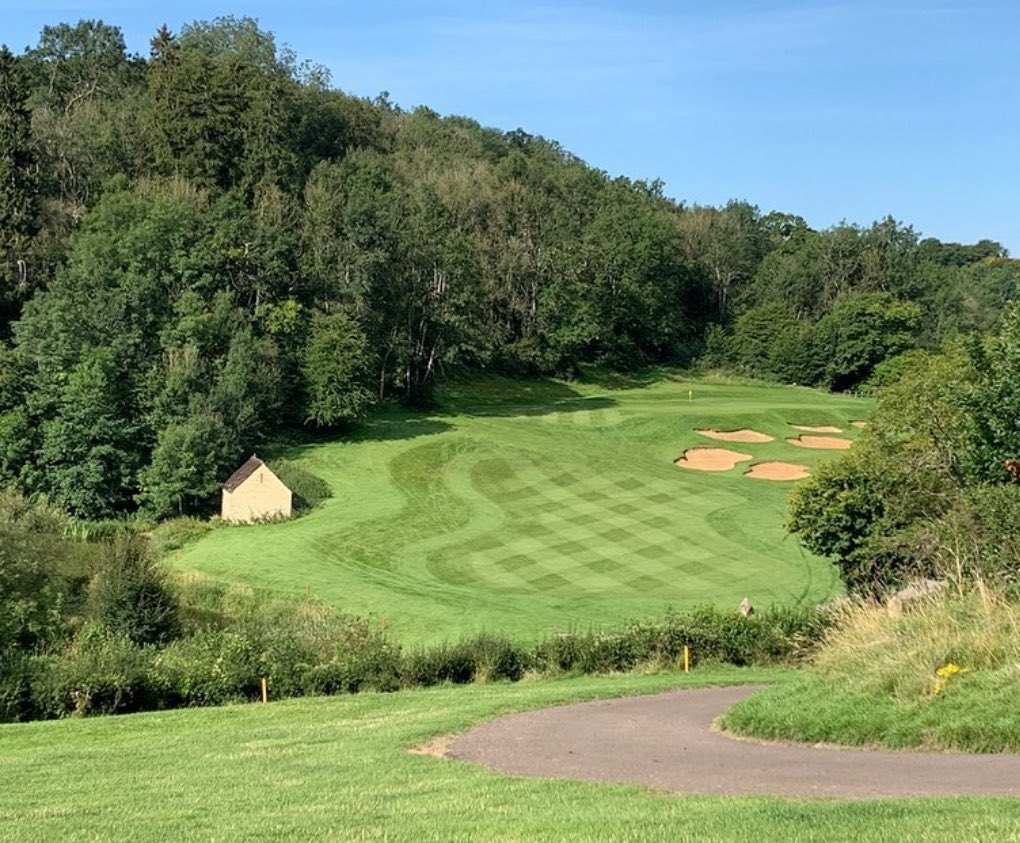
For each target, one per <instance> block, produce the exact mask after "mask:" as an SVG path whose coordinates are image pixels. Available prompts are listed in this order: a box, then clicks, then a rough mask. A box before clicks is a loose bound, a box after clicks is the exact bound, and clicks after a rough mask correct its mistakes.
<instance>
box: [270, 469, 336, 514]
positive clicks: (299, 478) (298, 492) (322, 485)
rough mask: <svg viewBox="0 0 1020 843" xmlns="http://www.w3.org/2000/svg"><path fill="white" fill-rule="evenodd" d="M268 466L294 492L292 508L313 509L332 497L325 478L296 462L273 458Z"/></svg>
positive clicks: (299, 509)
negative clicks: (317, 475)
mask: <svg viewBox="0 0 1020 843" xmlns="http://www.w3.org/2000/svg"><path fill="white" fill-rule="evenodd" d="M269 467H270V468H271V469H272V470H273V472H274V473H275V474H276V476H277V477H279V478H280V479H281V480H282V481H283V482H284V484H286V486H287V488H289V489H290V490H291V491H292V492H293V493H294V509H295V510H296V511H297V512H304V511H307V510H309V509H314V508H315V507H317V506H318V505H319V504H320V503H322V502H323V501H324V500H326V499H327V498H331V497H333V490H332V489H331V488H330V487H329V484H328V483H327V482H326V481H325V480H323V479H321V478H320V477H316V476H315V475H314V474H312V473H311V472H310V471H307V470H306V469H304V468H302V467H301V466H300V465H298V464H297V463H294V462H290V461H289V460H274V461H273V462H272V463H270V465H269Z"/></svg>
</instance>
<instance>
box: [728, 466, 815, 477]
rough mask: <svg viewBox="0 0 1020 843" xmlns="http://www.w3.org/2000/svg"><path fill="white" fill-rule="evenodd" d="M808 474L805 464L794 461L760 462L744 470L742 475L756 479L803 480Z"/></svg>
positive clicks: (809, 474)
mask: <svg viewBox="0 0 1020 843" xmlns="http://www.w3.org/2000/svg"><path fill="white" fill-rule="evenodd" d="M810 476H811V472H810V471H808V468H807V466H806V465H797V463H794V462H760V463H757V464H756V465H752V466H751V467H750V468H749V469H748V470H747V471H745V472H744V477H753V478H755V479H756V480H803V479H804V478H805V477H810Z"/></svg>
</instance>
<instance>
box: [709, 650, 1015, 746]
mask: <svg viewBox="0 0 1020 843" xmlns="http://www.w3.org/2000/svg"><path fill="white" fill-rule="evenodd" d="M1018 687H1020V670H1017V669H1015V668H1014V669H1013V670H1000V671H989V672H986V673H982V674H981V675H978V676H973V677H966V678H965V679H962V680H959V681H958V682H957V683H956V685H955V686H954V687H952V688H949V689H948V690H946V691H945V692H944V693H942V694H939V695H938V697H927V698H925V697H919V698H917V699H913V700H909V701H907V700H896V699H894V698H892V697H890V696H888V695H883V694H879V693H875V692H866V691H861V690H855V689H853V688H848V687H847V685H846V683H842V682H839V681H836V680H832V679H827V678H826V677H823V676H818V675H816V674H812V673H804V674H801V675H800V676H798V678H797V679H796V680H794V681H793V682H790V683H789V684H784V685H782V686H781V687H778V688H773V689H770V690H768V691H765V692H763V693H761V694H755V695H754V696H752V697H749V698H748V699H746V700H743V701H742V702H740V703H738V704H737V705H735V706H734V707H733V708H731V709H730V710H729V711H728V712H727V713H726V715H725V717H723V720H722V726H723V727H724V728H725V729H727V730H728V731H731V732H733V733H735V734H739V735H746V736H750V737H756V738H765V739H767V740H791V741H802V742H807V743H834V744H842V745H845V746H885V747H890V748H893V749H907V748H921V749H930V750H961V751H964V752H1020V704H1018V702H1017V688H1018Z"/></svg>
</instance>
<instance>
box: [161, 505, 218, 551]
mask: <svg viewBox="0 0 1020 843" xmlns="http://www.w3.org/2000/svg"><path fill="white" fill-rule="evenodd" d="M211 529H212V524H210V523H209V522H208V521H204V520H202V519H201V518H192V517H191V516H189V515H184V516H181V517H180V518H169V519H167V520H166V521H163V522H162V523H161V524H159V525H158V526H156V527H155V529H153V531H152V544H153V546H154V547H155V549H156V553H157V554H158V555H159V556H166V555H167V554H168V553H171V552H172V551H174V550H180V549H181V548H182V547H184V546H185V545H187V544H189V543H191V542H193V541H196V540H197V539H199V538H201V537H202V536H204V535H205V534H206V533H208V532H209V531H210V530H211Z"/></svg>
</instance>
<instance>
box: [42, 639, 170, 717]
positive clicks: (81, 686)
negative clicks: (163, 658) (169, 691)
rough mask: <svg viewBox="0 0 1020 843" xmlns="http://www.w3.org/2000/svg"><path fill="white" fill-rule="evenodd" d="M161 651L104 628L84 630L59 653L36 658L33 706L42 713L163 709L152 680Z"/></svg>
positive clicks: (63, 715) (65, 713)
mask: <svg viewBox="0 0 1020 843" xmlns="http://www.w3.org/2000/svg"><path fill="white" fill-rule="evenodd" d="M155 657H156V649H155V648H154V647H151V646H145V647H139V646H137V645H136V644H135V643H134V642H133V641H132V640H131V639H130V638H128V637H127V636H126V635H122V634H117V633H114V632H111V631H110V630H108V629H104V628H103V627H101V626H96V625H92V626H88V627H86V628H85V629H83V630H82V632H81V633H80V634H79V635H78V638H77V639H76V640H75V642H74V644H73V645H72V646H71V647H70V649H69V650H68V651H67V652H65V653H63V654H62V655H60V656H45V657H40V658H38V659H37V660H36V664H35V667H36V668H37V670H38V672H37V673H36V674H35V676H34V678H33V687H32V696H33V704H34V708H35V709H36V710H37V711H38V713H39V714H40V715H41V716H43V717H66V716H68V715H91V714H124V713H128V712H134V711H146V710H150V709H159V708H164V707H165V706H164V705H163V699H162V696H161V694H160V693H159V691H158V689H157V688H156V687H154V685H153V681H152V670H153V664H154V660H155Z"/></svg>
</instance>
